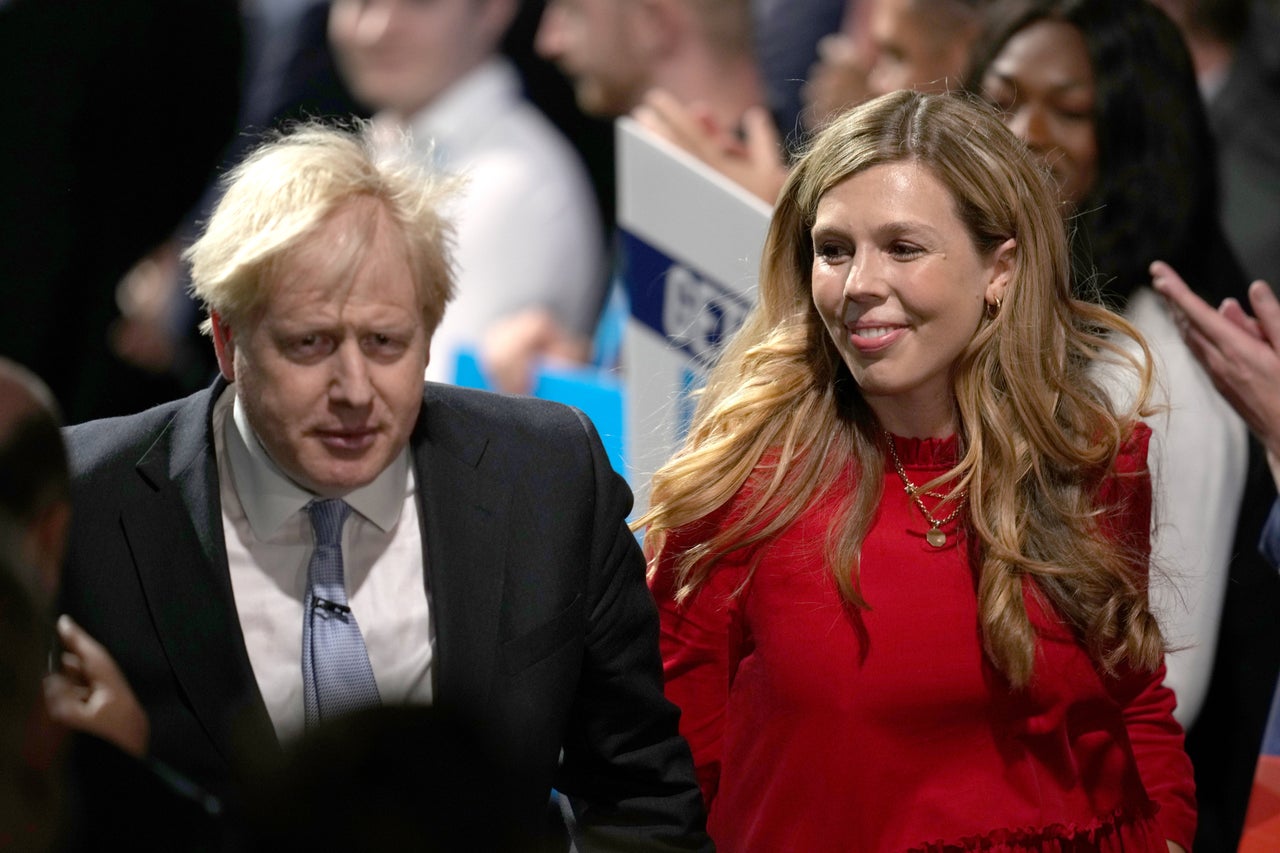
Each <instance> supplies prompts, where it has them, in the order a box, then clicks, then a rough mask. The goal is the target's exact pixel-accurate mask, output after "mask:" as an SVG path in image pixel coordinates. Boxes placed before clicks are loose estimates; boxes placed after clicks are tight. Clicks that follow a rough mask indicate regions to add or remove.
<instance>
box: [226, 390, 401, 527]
mask: <svg viewBox="0 0 1280 853" xmlns="http://www.w3.org/2000/svg"><path fill="white" fill-rule="evenodd" d="M233 406H234V408H233V409H232V416H231V417H229V418H227V419H226V421H225V424H224V426H223V440H224V441H225V443H226V449H227V462H228V463H229V465H230V468H231V477H232V480H233V481H234V484H235V489H236V495H237V496H238V497H239V498H240V504H241V505H242V506H243V507H244V514H245V517H246V518H247V519H248V521H249V526H250V527H251V528H253V533H254V535H255V536H257V537H258V539H259V540H264V541H265V540H267V539H269V538H271V537H272V536H274V535H275V534H276V533H277V532H278V531H279V530H280V528H281V527H282V526H283V525H284V523H285V522H286V521H288V520H289V518H290V517H292V516H293V515H294V513H296V512H298V511H299V510H301V509H302V508H303V507H305V506H306V505H307V504H308V503H310V502H311V501H313V500H315V499H316V498H317V497H318V496H317V495H315V494H313V493H312V492H311V491H309V490H307V489H304V488H303V487H302V486H299V485H298V484H297V483H295V482H294V481H293V480H291V479H290V478H289V477H288V475H286V474H285V473H284V472H283V471H281V470H280V467H279V466H278V465H276V463H275V461H274V460H272V459H271V457H270V455H268V453H267V451H266V448H264V447H263V446H262V442H261V441H259V440H258V434H257V433H256V432H254V430H253V427H252V426H250V425H249V418H248V415H247V414H246V412H245V409H244V405H243V404H242V403H241V401H240V397H239V395H236V396H235V400H234V403H233ZM413 485H414V483H413V466H412V465H410V464H409V448H407V447H406V448H405V449H403V450H402V451H400V453H399V455H397V456H396V457H395V459H393V460H392V462H391V464H390V465H388V466H387V467H386V468H385V469H384V470H383V471H382V473H381V474H379V475H378V476H377V477H376V478H375V479H374V480H373V482H371V483H369V484H368V485H365V486H361V487H360V488H358V489H355V490H354V491H352V492H349V493H347V494H346V495H343V497H342V499H343V500H345V501H346V502H347V503H348V504H350V505H351V507H352V509H354V510H355V511H356V512H358V513H360V515H362V516H364V517H365V518H367V519H368V520H369V521H371V522H373V524H375V525H377V527H378V528H380V529H381V530H383V531H390V530H391V528H393V527H395V525H396V522H397V521H399V519H400V511H401V509H402V508H403V507H404V499H405V495H406V494H408V492H409V491H410V490H412V489H413Z"/></svg>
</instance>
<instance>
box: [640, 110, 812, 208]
mask: <svg viewBox="0 0 1280 853" xmlns="http://www.w3.org/2000/svg"><path fill="white" fill-rule="evenodd" d="M632 117H633V118H635V120H636V121H638V122H639V123H640V124H642V125H644V127H646V128H648V129H649V130H651V131H652V132H654V133H656V134H658V135H659V136H661V137H663V138H664V139H666V140H668V141H669V142H671V143H673V144H675V145H678V146H679V147H681V148H683V149H684V150H685V151H687V152H689V153H690V154H692V155H693V156H694V157H697V158H698V159H699V160H701V161H702V162H704V163H706V164H707V165H708V166H710V167H711V168H713V169H715V170H716V171H717V172H719V173H720V174H722V175H724V176H725V177H727V178H729V179H730V180H731V181H733V182H734V183H736V184H737V185H738V186H740V187H742V188H743V189H745V190H747V191H748V192H750V193H751V194H752V195H754V196H756V197H758V198H761V199H763V200H764V201H765V202H766V203H768V204H773V203H774V202H775V201H777V199H778V193H779V192H780V191H781V190H782V185H783V184H784V183H786V180H787V175H788V174H789V172H790V170H789V168H788V167H787V163H786V158H785V156H784V154H783V150H782V141H781V139H779V137H778V130H777V128H775V127H774V125H773V119H772V118H771V117H770V116H769V112H768V110H766V109H765V108H764V107H752V108H751V109H749V110H747V111H746V112H745V113H744V114H743V116H742V122H741V125H740V127H738V128H736V129H735V128H726V127H722V126H721V125H720V124H719V123H718V122H717V121H716V120H715V118H714V117H713V116H712V115H711V111H710V110H708V109H706V108H705V107H704V106H702V105H699V104H684V103H681V102H680V100H679V99H677V98H676V97H675V96H674V95H672V94H671V93H670V92H667V91H665V90H662V89H653V90H650V91H649V92H648V93H647V94H646V95H645V98H644V101H643V102H642V103H641V104H640V105H639V106H638V107H636V108H635V110H634V111H633V113H632Z"/></svg>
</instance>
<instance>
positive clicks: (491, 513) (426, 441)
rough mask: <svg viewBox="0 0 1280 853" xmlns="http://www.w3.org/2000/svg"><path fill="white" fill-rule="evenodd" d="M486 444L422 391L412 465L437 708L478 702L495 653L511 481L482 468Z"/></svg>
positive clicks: (482, 434) (463, 419)
mask: <svg viewBox="0 0 1280 853" xmlns="http://www.w3.org/2000/svg"><path fill="white" fill-rule="evenodd" d="M488 442H489V438H488V436H487V435H486V434H485V432H484V431H483V429H482V428H481V427H480V426H479V425H478V424H476V423H474V422H472V421H471V420H470V419H469V418H466V417H465V415H462V414H460V413H459V412H457V411H456V410H454V409H452V408H451V407H450V406H449V405H448V404H447V403H445V402H444V401H442V400H439V399H438V398H435V397H433V396H432V395H431V394H430V392H428V396H427V400H426V402H425V403H424V405H423V415H422V416H421V417H420V419H419V428H418V430H417V431H416V432H415V435H414V464H415V475H416V477H417V482H418V501H419V512H420V515H421V518H422V519H423V546H424V549H425V559H426V563H425V565H426V570H427V572H426V573H427V579H428V585H429V589H430V594H431V602H432V607H431V613H432V619H434V620H435V626H436V653H435V659H434V666H435V671H436V674H435V702H436V704H437V705H438V706H440V707H447V708H460V707H461V708H468V707H472V708H473V707H477V703H482V702H483V701H484V700H485V694H486V692H487V690H488V685H489V684H490V683H491V675H492V672H493V668H494V666H495V659H496V656H497V651H498V620H499V615H500V608H501V603H502V579H503V574H504V571H505V566H504V563H503V560H504V556H503V555H504V554H505V550H506V548H505V542H506V539H507V531H508V515H509V512H510V493H511V487H510V485H509V484H508V483H506V482H504V481H502V480H499V479H497V478H496V477H493V476H491V475H488V474H487V473H485V472H484V471H483V470H482V468H481V465H480V463H481V459H482V457H483V455H484V451H485V448H486V447H487V445H488Z"/></svg>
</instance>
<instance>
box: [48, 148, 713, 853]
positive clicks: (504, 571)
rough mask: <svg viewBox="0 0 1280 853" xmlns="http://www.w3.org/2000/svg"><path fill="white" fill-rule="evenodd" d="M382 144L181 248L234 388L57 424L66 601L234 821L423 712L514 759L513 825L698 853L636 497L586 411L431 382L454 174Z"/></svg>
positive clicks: (166, 750) (327, 165)
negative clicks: (63, 460)
mask: <svg viewBox="0 0 1280 853" xmlns="http://www.w3.org/2000/svg"><path fill="white" fill-rule="evenodd" d="M370 134H371V131H370V130H369V129H368V128H365V129H364V130H363V131H362V132H361V133H359V134H356V133H349V132H343V131H340V130H335V129H332V128H325V127H320V126H306V127H302V128H299V129H297V130H295V131H293V132H291V133H289V134H287V135H284V136H282V137H280V138H278V139H275V140H273V141H271V142H268V143H267V144H265V145H264V146H262V147H261V148H259V149H257V150H256V151H255V152H254V153H253V154H251V155H250V156H249V158H248V159H246V160H245V161H244V162H243V163H242V164H240V165H239V166H238V167H236V169H234V170H233V171H232V172H231V173H230V174H229V175H228V176H227V178H226V181H225V185H226V192H225V193H224V194H223V195H222V198H221V200H220V202H219V204H218V206H217V208H216V210H215V211H214V214H213V216H212V218H211V219H210V220H209V223H208V224H207V226H206V229H205V231H204V233H203V235H202V236H201V238H200V239H199V240H197V241H196V243H195V244H194V245H193V246H192V248H191V249H190V250H189V252H188V259H189V261H190V263H191V271H192V272H191V275H192V280H193V282H194V283H195V294H196V296H197V298H199V299H200V300H201V302H202V303H203V304H204V305H205V307H206V309H207V311H208V315H209V316H208V320H207V322H206V324H205V329H206V330H207V331H208V332H209V333H210V334H211V335H212V337H213V346H214V350H215V352H216V355H217V358H218V363H219V365H220V368H221V371H222V375H221V377H220V378H219V379H218V380H217V381H216V382H215V384H214V385H213V386H212V387H210V388H209V389H207V390H205V391H203V392H200V393H197V394H195V395H193V396H191V397H188V398H186V399H183V400H177V401H174V402H172V403H169V404H165V405H163V406H160V407H158V408H155V409H152V410H149V411H146V412H143V413H141V414H138V415H135V416H132V417H129V418H125V419H116V420H109V421H97V422H90V423H85V424H80V425H77V426H74V427H71V428H70V429H69V430H67V432H66V437H67V441H68V445H69V447H70V450H71V467H72V476H73V481H72V483H73V488H72V494H73V499H74V500H75V501H76V507H77V511H76V514H75V516H74V517H73V520H72V526H71V538H70V547H69V549H68V559H67V565H66V572H65V577H64V583H63V595H62V598H63V602H64V606H65V609H66V611H67V612H68V613H70V614H71V615H72V616H74V617H75V618H76V619H77V621H79V622H81V624H83V625H84V626H85V628H86V629H87V630H89V631H90V632H91V633H92V634H93V635H94V636H96V637H98V638H100V639H101V640H102V641H103V642H104V644H106V645H108V646H109V647H110V648H111V650H112V652H113V653H114V654H115V655H116V658H117V660H118V662H119V664H120V667H121V669H122V671H123V672H124V674H125V675H126V676H127V677H128V679H129V681H130V683H131V684H133V685H134V688H135V690H136V692H137V694H138V697H139V699H140V701H141V702H142V704H143V706H144V707H145V708H146V710H147V712H148V714H149V716H150V720H151V751H152V754H153V755H154V756H156V757H158V758H160V759H162V760H164V761H166V762H168V763H169V764H171V765H172V766H173V767H174V768H175V769H177V770H178V771H180V772H182V773H184V774H185V775H186V776H188V777H189V778H190V779H192V781H194V782H195V783H196V784H199V785H202V786H204V787H207V788H209V789H210V790H211V791H212V792H213V793H214V794H216V795H220V796H222V797H223V798H224V799H227V798H230V799H231V801H232V802H233V803H235V802H236V801H237V800H239V799H242V797H243V795H244V793H245V791H246V789H245V787H244V780H245V777H246V774H248V775H250V776H251V775H252V774H254V773H256V772H261V771H262V770H263V769H264V767H265V768H267V769H269V768H270V766H271V765H272V764H274V763H276V762H277V761H278V760H279V759H280V757H281V756H282V752H281V747H282V745H285V746H287V745H288V744H290V743H292V742H293V741H295V740H296V739H297V738H298V737H300V736H303V735H304V734H305V733H306V732H308V731H313V730H315V729H316V728H317V727H319V726H320V725H321V724H323V723H325V722H327V721H330V720H333V719H336V718H339V717H341V716H343V715H344V714H346V713H349V712H351V711H354V710H357V709H359V708H363V707H368V706H376V705H402V704H407V705H420V704H429V705H433V706H434V707H436V708H438V709H439V710H440V711H441V712H442V713H445V714H448V715H450V716H452V717H456V718H459V719H466V720H469V721H471V722H472V723H473V724H474V725H475V727H476V732H477V736H478V737H479V738H480V740H481V742H482V743H483V744H484V747H485V749H486V751H487V752H488V753H490V754H498V755H502V756H503V758H504V760H505V761H507V762H509V765H508V766H509V767H510V768H511V769H510V778H509V779H508V780H507V781H508V782H509V783H510V786H511V790H512V797H513V800H512V802H513V803H514V805H513V806H512V809H513V811H512V813H511V814H510V815H509V817H510V819H511V821H512V822H513V825H514V826H515V827H517V828H529V827H534V826H537V825H541V823H542V822H543V821H544V819H545V813H546V809H547V805H548V801H549V798H550V796H551V791H552V789H553V788H554V789H555V790H556V791H558V792H560V794H561V795H563V796H564V797H565V798H566V799H567V801H568V803H569V805H570V808H571V809H572V811H573V813H574V814H575V817H576V823H575V832H576V835H575V839H576V843H577V844H578V846H579V849H582V850H594V849H616V848H619V847H628V846H630V847H633V848H635V849H706V848H707V846H708V845H707V842H706V837H705V833H704V832H703V828H702V824H703V814H702V809H701V804H700V802H699V797H698V793H697V788H696V783H695V781H694V778H693V774H692V770H691V767H690V761H689V753H688V747H687V745H686V744H685V743H684V741H683V739H682V738H681V737H680V736H679V734H678V731H677V727H676V711H675V709H674V707H672V706H671V705H670V704H669V703H668V702H666V700H665V699H664V698H663V696H662V689H661V663H660V659H659V657H658V651H657V618H656V614H655V612H654V608H653V602H652V599H651V598H650V596H649V594H648V591H647V589H646V588H645V583H644V567H643V558H642V556H641V554H640V552H639V548H638V546H637V544H636V542H635V539H634V537H633V536H632V535H631V533H630V531H629V530H628V529H627V526H626V515H627V512H628V511H629V510H630V507H631V494H630V492H629V490H628V489H627V487H626V484H625V483H624V482H623V480H622V479H621V478H620V477H619V476H618V475H617V474H615V473H614V472H613V470H612V469H611V468H610V466H609V463H608V461H607V458H606V456H605V453H604V450H603V448H602V446H601V444H600V441H599V438H598V437H597V436H596V434H595V432H594V429H593V428H592V427H591V425H590V423H589V421H587V420H586V418H585V416H583V415H581V413H578V412H576V411H573V410H570V409H568V408H566V407H563V406H560V405H557V404H554V403H549V402H545V401H540V400H534V399H528V398H521V397H508V396H504V395H497V394H488V393H484V392H480V391H475V390H470V389H462V388H454V387H451V386H448V385H439V384H436V383H425V384H424V381H423V373H424V370H425V368H426V364H427V358H428V350H429V346H430V339H431V336H432V333H433V332H434V330H435V327H436V325H437V324H438V323H439V322H440V319H441V317H442V316H443V314H444V313H445V305H446V303H447V301H448V299H449V297H450V295H451V293H452V291H453V279H452V276H451V264H450V259H449V250H448V247H449V224H448V222H447V220H446V219H445V218H444V216H443V213H442V211H444V210H445V209H448V207H449V203H450V194H449V193H450V182H449V181H448V180H447V179H446V178H443V177H442V176H440V175H438V174H435V175H433V174H430V173H428V172H426V171H425V170H424V169H423V168H422V167H421V166H420V165H419V164H415V163H412V162H408V161H404V160H386V159H383V158H380V157H378V156H377V153H376V151H375V147H374V142H373V140H372V139H370ZM497 239H499V244H500V238H497ZM512 274H513V275H518V274H519V270H513V272H512ZM422 772H423V773H426V774H430V773H433V772H436V769H435V768H422ZM335 784H336V782H335Z"/></svg>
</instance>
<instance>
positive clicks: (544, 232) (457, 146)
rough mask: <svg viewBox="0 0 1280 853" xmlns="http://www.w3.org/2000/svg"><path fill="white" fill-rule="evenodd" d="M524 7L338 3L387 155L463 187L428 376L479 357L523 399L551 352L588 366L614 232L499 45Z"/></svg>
mask: <svg viewBox="0 0 1280 853" xmlns="http://www.w3.org/2000/svg"><path fill="white" fill-rule="evenodd" d="M517 5H518V4H517V3H516V0H434V1H433V2H431V3H422V2H418V0H334V2H333V4H332V5H331V6H330V14H329V41H330V43H331V45H332V46H333V49H334V56H335V59H336V60H337V63H338V68H339V70H340V71H341V72H342V76H343V78H344V79H345V80H346V82H347V84H348V86H349V87H350V88H351V91H352V92H353V94H354V95H355V96H356V98H357V100H359V101H361V102H362V103H363V104H364V105H365V106H367V107H369V108H371V109H373V110H376V111H377V115H376V116H375V119H374V121H375V124H376V125H377V127H378V128H379V131H380V133H381V138H383V139H384V140H385V142H386V143H387V147H388V148H392V146H393V144H394V143H399V142H401V140H400V137H401V135H402V134H403V133H404V132H406V131H407V132H408V133H409V134H410V135H411V142H410V144H411V146H412V156H414V157H415V158H417V159H418V160H420V161H421V162H422V163H424V164H430V165H431V166H432V167H433V168H437V169H440V170H443V171H447V172H453V173H459V174H462V175H465V177H466V183H465V185H464V186H463V188H462V189H461V191H460V192H459V193H458V194H457V195H456V196H455V197H454V199H453V200H452V201H451V202H450V203H451V205H452V206H453V209H452V210H451V211H449V214H450V218H451V219H452V220H453V221H454V223H455V226H456V229H455V231H456V242H455V249H454V252H453V259H454V263H455V264H456V267H457V282H458V288H457V298H456V299H455V300H454V302H453V304H452V305H451V306H450V309H449V313H448V314H447V315H446V316H445V318H444V320H443V321H442V322H441V324H440V326H439V328H437V329H436V332H435V334H434V335H433V337H432V339H431V364H430V366H429V367H428V369H427V370H428V374H427V377H428V378H429V379H434V380H438V381H447V382H452V381H455V380H456V378H457V366H458V357H459V354H460V353H461V352H462V351H464V350H475V354H476V355H477V356H478V357H479V359H480V362H481V364H482V366H483V367H484V368H485V371H486V373H487V374H488V377H489V379H490V381H491V383H492V384H493V385H494V386H495V387H497V388H499V389H501V390H504V391H511V392H518V393H527V392H528V391H529V390H530V388H531V387H532V385H533V373H534V369H535V367H536V366H537V363H538V361H540V360H541V359H543V358H559V359H563V360H567V361H570V362H583V361H586V360H587V359H588V357H589V356H590V341H591V336H592V332H593V331H594V328H595V322H596V318H597V316H598V314H599V312H600V306H601V304H602V303H603V301H604V289H605V287H604V286H605V268H604V232H603V230H602V228H601V226H600V222H599V218H598V216H597V206H596V201H595V197H594V195H593V193H592V189H591V184H590V181H589V180H588V178H587V175H586V172H585V170H584V169H583V166H582V163H581V161H580V160H579V158H578V155H577V153H576V152H575V151H574V150H573V148H572V146H570V144H569V143H568V141H567V140H566V139H564V137H562V136H561V135H560V133H559V132H558V131H557V130H556V129H555V128H554V127H553V125H552V124H551V123H550V121H548V120H547V119H546V117H545V116H543V115H542V113H541V112H539V111H538V109H537V108H536V107H534V106H533V104H531V103H530V102H529V101H528V100H527V99H526V98H525V97H524V94H523V92H522V83H521V80H520V76H519V74H518V72H517V71H516V69H515V67H514V66H513V65H512V64H511V63H510V62H508V61H507V60H506V59H503V58H502V57H501V54H500V45H501V41H502V38H503V34H504V33H505V32H506V31H507V30H508V28H509V27H510V25H511V21H512V19H513V17H514V16H515V13H516V10H517Z"/></svg>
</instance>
